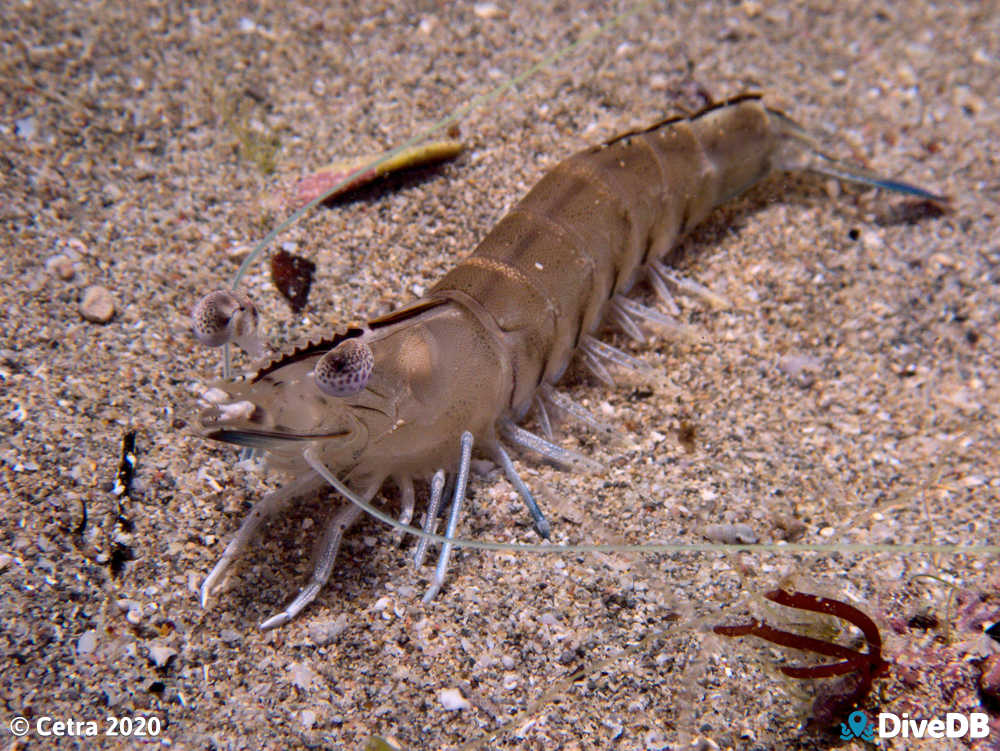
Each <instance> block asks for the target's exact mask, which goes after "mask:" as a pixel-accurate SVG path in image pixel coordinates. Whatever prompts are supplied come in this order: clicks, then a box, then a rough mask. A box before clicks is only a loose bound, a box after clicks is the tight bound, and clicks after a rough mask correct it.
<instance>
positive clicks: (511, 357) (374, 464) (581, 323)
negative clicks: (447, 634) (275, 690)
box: [193, 93, 945, 629]
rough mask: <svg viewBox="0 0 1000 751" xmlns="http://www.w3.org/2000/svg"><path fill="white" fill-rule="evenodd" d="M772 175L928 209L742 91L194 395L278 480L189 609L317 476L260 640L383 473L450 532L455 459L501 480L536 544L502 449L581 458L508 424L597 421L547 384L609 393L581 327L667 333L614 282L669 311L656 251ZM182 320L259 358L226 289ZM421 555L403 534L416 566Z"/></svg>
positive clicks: (216, 430) (637, 140)
mask: <svg viewBox="0 0 1000 751" xmlns="http://www.w3.org/2000/svg"><path fill="white" fill-rule="evenodd" d="M783 171H811V172H816V173H820V174H823V175H827V176H832V177H835V178H838V179H841V180H847V181H853V182H858V183H863V184H867V185H870V186H875V187H878V188H884V189H888V190H892V191H897V192H900V193H905V194H908V195H911V196H917V197H920V198H923V199H927V200H931V201H944V200H945V199H944V198H942V197H941V196H937V195H934V194H933V193H930V192H928V191H925V190H923V189H921V188H917V187H914V186H912V185H909V184H906V183H903V182H897V181H895V180H890V179H887V178H884V177H880V176H878V175H876V174H873V173H871V172H869V171H867V170H865V169H863V168H861V167H858V166H856V165H852V164H847V163H845V162H841V161H839V160H837V159H835V158H833V157H831V156H829V155H827V154H826V153H824V152H823V151H821V150H820V149H819V148H818V147H817V146H816V144H815V142H814V141H813V140H812V139H811V138H810V137H809V136H808V135H807V134H806V132H805V131H804V130H803V129H802V128H801V127H799V126H798V125H797V124H796V123H795V122H794V121H792V120H791V119H790V118H788V117H787V116H785V115H784V114H782V113H781V112H778V111H776V110H773V109H770V108H768V107H767V106H766V105H765V104H764V103H763V101H762V99H761V96H760V95H758V94H753V93H748V94H743V95H741V96H738V97H736V98H733V99H730V100H727V101H723V102H720V103H717V104H714V105H711V106H709V107H706V108H705V109H703V110H701V111H699V112H697V113H694V114H690V115H682V116H676V117H670V118H667V119H664V120H662V121H660V122H657V123H655V124H654V125H652V126H650V127H648V128H646V129H644V130H638V131H633V132H629V133H625V134H623V135H620V136H617V137H616V138H613V139H611V140H610V141H607V142H605V143H603V144H600V145H598V146H594V147H592V148H588V149H586V150H584V151H581V152H579V153H577V154H575V155H573V156H571V157H569V158H568V159H566V160H565V161H563V162H561V163H560V164H558V165H557V166H556V167H555V168H554V169H552V170H551V171H550V172H549V173H548V174H546V175H545V176H544V177H543V178H542V179H541V181H540V182H538V184H536V185H535V187H534V188H533V189H532V190H531V191H530V192H529V193H528V194H527V196H525V197H524V199H522V200H521V202H520V203H518V204H517V205H516V206H515V207H514V208H513V210H511V211H510V213H509V214H507V215H506V216H505V217H504V218H503V219H502V220H501V221H500V223H499V224H498V225H497V226H496V227H495V228H494V229H493V230H492V231H491V232H490V233H489V234H488V235H487V236H486V237H485V239H483V241H482V242H481V243H480V244H479V246H478V247H477V248H476V250H475V251H474V252H473V253H472V254H471V255H469V256H468V257H466V258H465V259H464V260H462V261H461V262H460V263H459V264H458V265H457V266H456V267H455V268H454V269H452V270H451V271H450V272H449V273H447V274H446V275H445V276H444V277H443V278H442V279H441V280H440V281H439V282H438V283H437V284H435V285H434V286H433V287H432V288H430V289H429V290H428V291H427V292H426V294H425V295H423V296H422V297H421V298H419V299H418V300H416V301H414V302H412V303H411V304H409V305H407V306H405V307H403V308H402V309H399V310H396V311H394V312H391V313H389V314H387V315H384V316H382V317H380V318H376V319H374V320H371V321H368V322H367V323H365V324H362V325H359V326H355V327H352V328H347V329H345V330H344V331H342V332H340V333H336V334H334V335H333V336H331V337H329V338H326V339H323V340H321V341H315V342H309V343H307V344H304V345H302V346H299V347H296V348H294V349H292V350H290V351H288V352H286V353H284V354H282V355H280V356H277V357H274V358H273V359H271V360H270V361H267V362H265V363H263V364H262V365H261V366H260V367H259V369H258V370H257V371H256V372H254V373H252V374H250V375H248V376H246V377H244V378H242V379H237V380H234V381H231V382H225V383H222V384H219V385H218V386H217V387H216V388H214V389H212V390H211V391H210V392H208V394H207V399H208V401H209V402H210V404H209V406H208V407H207V408H205V409H204V410H203V411H202V412H201V414H200V416H199V419H198V425H199V429H200V434H201V435H202V436H203V437H204V438H207V439H211V440H215V441H222V442H226V443H231V444H236V445H239V446H247V447H252V448H254V449H259V450H262V451H263V452H264V453H265V454H266V456H267V460H268V464H269V467H270V468H271V469H273V470H275V471H279V472H282V473H285V474H287V475H290V476H292V477H293V478H294V480H293V481H292V482H291V483H290V484H288V485H286V486H284V487H282V488H280V489H278V490H277V491H275V492H273V493H271V494H269V495H267V496H265V497H264V498H263V499H262V500H260V501H259V502H258V503H257V504H256V505H255V506H254V507H253V509H252V510H251V512H250V514H249V515H248V516H247V518H246V520H245V521H244V522H243V525H242V526H241V528H240V529H239V531H238V532H237V534H236V535H235V537H234V538H233V539H232V541H231V542H230V543H229V544H228V546H227V547H226V549H225V551H224V552H223V554H222V557H221V559H220V560H219V562H218V563H217V565H216V566H215V568H214V569H213V570H212V572H211V573H210V574H209V576H208V577H207V578H206V580H205V582H204V583H203V585H202V587H201V597H202V603H203V605H205V604H207V601H208V599H209V598H210V597H211V596H212V595H213V594H214V593H215V592H216V591H217V590H218V589H219V586H220V584H221V581H222V579H223V577H224V575H225V573H226V571H227V570H228V569H229V567H230V566H231V564H232V563H233V561H234V560H235V558H236V557H237V556H238V555H239V554H240V553H242V552H243V551H244V550H245V549H246V548H247V547H248V545H249V544H250V542H251V540H252V539H253V537H254V535H255V534H256V533H257V531H258V530H259V528H260V526H261V524H262V523H263V522H264V521H265V520H266V519H267V518H269V517H271V516H273V515H274V514H277V513H279V512H280V511H281V510H282V509H284V508H285V507H287V506H288V505H289V503H290V502H291V501H292V500H293V499H295V498H296V497H299V496H302V495H307V494H309V493H314V492H316V491H317V490H319V489H320V488H321V487H322V486H323V485H324V483H329V484H330V485H332V486H334V487H335V488H337V490H338V491H339V492H340V493H342V494H343V495H345V496H346V497H347V498H349V499H350V500H351V501H353V502H349V503H346V504H344V505H343V506H342V507H341V508H340V509H339V510H338V511H336V512H335V513H334V514H333V515H332V516H331V518H330V519H329V520H328V522H327V525H326V527H325V530H324V531H323V532H322V536H321V540H320V544H319V548H318V550H319V552H318V554H317V556H316V560H315V564H314V570H313V573H312V577H311V579H310V581H309V582H308V584H307V585H306V587H305V588H303V589H302V590H301V591H300V592H299V594H298V595H297V596H296V597H295V598H294V599H293V600H292V602H291V603H290V604H289V605H288V606H287V607H286V608H285V609H284V610H283V611H281V612H280V613H278V614H276V615H274V616H273V617H271V618H268V619H267V620H265V621H264V622H263V623H262V624H261V628H263V629H268V628H273V627H275V626H279V625H282V624H284V623H287V622H288V621H289V620H291V619H292V618H294V617H295V616H296V615H297V614H298V613H300V612H301V611H302V610H303V609H304V608H305V607H306V606H307V605H308V604H309V603H310V602H311V601H312V600H313V599H314V598H315V597H316V595H317V593H318V592H319V591H320V590H321V589H322V587H323V586H324V584H325V583H326V581H327V580H328V578H329V577H330V575H331V572H332V570H333V566H334V561H335V558H336V555H337V551H338V548H339V546H340V542H341V539H342V537H343V535H344V533H345V532H346V530H347V529H348V528H349V527H350V526H351V525H352V524H354V523H355V522H356V521H357V519H358V518H359V517H360V515H361V513H362V510H361V507H360V506H359V502H360V503H368V502H369V501H371V500H372V499H373V498H374V497H375V495H376V494H377V493H378V491H379V489H380V488H381V487H382V486H383V484H385V483H386V482H388V481H391V482H393V483H394V484H395V485H396V486H397V487H398V489H399V492H400V497H401V499H402V516H403V519H404V520H405V521H406V522H408V521H409V519H410V518H411V517H412V513H413V508H414V504H415V491H414V479H420V478H425V479H426V478H431V497H430V501H429V509H428V512H427V514H426V516H425V521H424V531H425V532H427V533H430V532H432V530H433V525H434V524H435V522H436V517H437V509H438V507H439V505H440V503H441V501H442V497H443V495H444V490H445V486H446V477H448V476H449V475H450V476H451V477H452V478H453V480H454V482H453V483H452V486H453V487H452V490H451V506H450V511H449V516H448V520H447V527H446V532H445V538H447V539H449V540H450V539H451V538H453V537H454V534H455V529H456V525H457V523H458V519H459V515H460V509H461V503H462V500H463V498H464V496H465V493H466V486H467V482H468V475H469V468H470V463H471V457H472V454H473V448H475V449H476V451H477V452H478V453H479V454H481V455H483V456H485V457H486V458H489V459H492V460H493V461H494V462H495V463H496V464H498V465H499V466H500V467H501V468H502V469H503V471H504V473H505V475H506V477H507V478H508V480H509V482H510V483H511V484H512V485H513V486H514V488H515V489H516V490H517V492H518V493H519V494H520V496H521V497H522V498H523V500H524V502H525V505H526V506H527V508H528V510H529V513H530V514H531V516H532V519H533V520H534V526H535V530H536V531H537V533H538V534H539V535H540V536H542V537H548V535H549V530H550V525H549V522H548V521H547V520H546V518H545V516H544V514H543V513H542V511H541V510H540V509H539V507H538V504H537V503H536V501H535V499H534V496H533V495H532V493H531V490H530V489H529V488H528V487H527V485H526V484H525V483H524V482H523V481H522V480H521V478H520V477H519V476H518V474H517V472H516V470H515V468H514V465H513V463H512V462H511V459H510V456H509V454H508V448H509V447H510V446H516V447H518V448H521V449H529V450H532V451H535V452H537V453H539V454H541V455H542V456H543V457H545V458H546V459H549V460H551V461H553V462H555V463H557V464H560V465H563V466H565V467H568V468H571V469H582V468H590V467H593V465H594V463H593V462H592V461H591V460H589V459H588V458H586V457H584V456H581V455H580V454H577V453H575V452H572V451H569V450H567V449H564V448H562V447H560V446H558V445H555V444H554V443H552V442H551V441H550V440H547V438H543V437H542V436H538V435H535V434H533V433H530V432H528V431H526V430H525V429H523V428H521V427H519V426H518V424H517V423H518V422H520V421H521V420H523V419H524V418H525V416H526V415H527V414H528V412H529V411H530V410H531V409H532V407H534V408H535V409H536V411H537V414H538V416H539V422H540V424H542V426H543V429H544V430H545V432H546V433H550V431H549V428H548V426H549V419H548V412H549V411H550V410H554V411H556V412H560V413H568V414H569V415H571V416H575V417H578V418H580V419H582V420H584V421H585V422H588V423H589V424H591V425H594V426H600V425H601V423H600V421H599V420H598V419H597V418H596V417H593V416H591V415H590V414H589V413H588V412H587V411H586V410H585V409H583V408H582V407H580V406H579V405H576V404H575V403H574V402H572V400H570V399H569V398H568V397H567V396H565V395H564V394H561V393H559V392H558V391H556V389H555V384H556V383H558V381H559V380H560V378H561V377H562V375H563V374H564V372H565V371H566V369H567V367H568V365H569V364H570V362H571V360H572V359H573V358H574V357H579V358H581V360H582V361H583V363H584V364H585V365H586V367H587V368H589V369H590V371H591V372H592V373H593V374H594V375H595V376H596V377H598V378H599V379H600V380H602V381H607V382H609V383H611V382H612V379H611V376H610V374H609V372H608V367H609V366H623V367H638V365H640V363H639V362H638V361H637V360H636V359H635V358H633V357H631V356H630V355H628V354H627V353H625V352H623V351H621V350H619V349H617V348H614V347H612V346H610V345H608V344H606V343H603V342H601V341H599V340H598V339H597V338H596V337H595V332H596V331H597V329H598V327H599V326H600V325H601V324H602V322H605V321H609V320H610V321H613V322H615V323H617V324H619V325H620V326H621V328H622V329H623V330H624V331H625V332H626V333H628V334H631V335H632V336H635V337H639V338H641V337H642V331H641V327H642V326H643V325H667V326H671V325H672V326H675V327H676V322H675V321H673V319H671V318H670V317H669V316H667V315H666V314H664V313H662V312H660V311H659V310H657V309H653V308H650V307H647V306H644V305H641V304H639V303H637V302H635V301H634V300H631V299H629V298H628V297H627V295H628V293H629V292H630V290H631V289H632V288H633V286H634V285H635V284H636V283H637V282H638V281H639V280H640V279H642V278H647V279H648V280H649V281H650V283H651V284H652V286H653V287H654V288H655V289H656V290H657V292H658V293H659V294H660V296H661V297H663V298H664V299H665V300H666V301H667V302H668V304H669V297H670V289H671V287H674V288H676V287H677V286H682V287H685V286H686V287H688V288H690V287H691V285H692V283H690V282H686V281H685V280H683V279H681V278H679V277H677V276H676V275H675V274H674V273H673V272H672V271H671V270H670V269H669V268H668V267H667V265H666V263H665V261H666V260H667V259H668V256H669V253H670V251H671V249H673V248H674V247H675V246H676V245H677V243H678V242H679V241H680V240H681V238H683V237H684V236H685V234H687V233H688V232H689V231H690V230H691V229H692V228H693V227H695V226H696V225H697V224H698V223H699V222H701V221H702V220H704V219H705V218H706V217H707V216H708V214H709V213H710V212H711V211H712V210H713V209H714V208H715V207H717V206H719V205H720V204H722V203H724V202H725V201H727V200H729V199H731V198H733V197H735V196H737V195H739V194H740V193H742V192H744V191H745V190H747V189H748V188H750V187H751V186H753V185H755V184H756V183H758V182H760V181H761V180H763V179H764V178H766V177H767V176H769V175H771V174H773V173H776V172H783ZM706 294H707V293H706ZM193 318H194V333H195V335H196V336H197V337H198V338H199V339H200V340H202V341H203V342H205V343H206V344H210V345H218V344H221V343H223V342H225V341H238V342H241V343H242V345H241V346H244V348H247V349H248V351H256V350H258V349H259V348H260V342H259V340H257V339H256V338H255V337H256V335H255V334H254V333H253V332H254V324H255V323H256V311H255V310H254V308H253V305H252V304H251V303H250V301H249V300H247V299H246V298H244V297H242V296H239V295H236V294H235V293H231V292H215V293H212V294H211V295H209V296H208V297H207V298H205V299H204V300H203V301H202V302H201V303H199V305H198V306H197V307H196V308H195V310H194V313H193ZM548 437H549V438H550V437H551V435H549V436H548ZM450 549H451V545H450V544H449V543H448V542H445V543H444V544H443V545H442V546H441V552H440V556H439V560H438V565H437V568H436V571H435V574H434V577H433V580H432V583H431V585H430V588H429V590H428V592H427V595H426V596H425V598H424V599H425V601H429V600H430V599H431V598H433V597H434V596H435V594H436V593H437V592H438V591H439V590H440V588H441V586H442V584H443V581H444V577H445V572H446V569H447V565H448V558H449V554H450ZM425 550H426V539H421V541H420V544H419V545H418V548H417V555H416V561H417V564H418V565H419V563H420V561H421V560H422V559H423V556H424V551H425Z"/></svg>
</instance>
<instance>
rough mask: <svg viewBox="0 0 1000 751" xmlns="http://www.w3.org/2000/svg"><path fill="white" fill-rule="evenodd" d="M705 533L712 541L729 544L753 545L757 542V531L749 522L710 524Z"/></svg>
mask: <svg viewBox="0 0 1000 751" xmlns="http://www.w3.org/2000/svg"><path fill="white" fill-rule="evenodd" d="M704 535H705V537H707V538H708V539H709V540H712V542H724V543H726V544H728V545H736V544H740V545H753V544H754V543H756V542H757V533H756V532H754V531H753V527H751V526H750V525H749V524H710V525H709V526H707V527H706V528H705V532H704Z"/></svg>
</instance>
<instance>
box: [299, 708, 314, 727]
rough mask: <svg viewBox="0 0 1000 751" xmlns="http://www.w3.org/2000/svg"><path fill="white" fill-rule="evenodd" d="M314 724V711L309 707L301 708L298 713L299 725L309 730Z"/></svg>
mask: <svg viewBox="0 0 1000 751" xmlns="http://www.w3.org/2000/svg"><path fill="white" fill-rule="evenodd" d="M315 724H316V713H315V712H313V711H312V710H311V709H303V710H302V711H301V712H300V713H299V725H301V726H302V727H303V728H305V729H306V730H309V729H310V728H311V727H312V726H313V725H315Z"/></svg>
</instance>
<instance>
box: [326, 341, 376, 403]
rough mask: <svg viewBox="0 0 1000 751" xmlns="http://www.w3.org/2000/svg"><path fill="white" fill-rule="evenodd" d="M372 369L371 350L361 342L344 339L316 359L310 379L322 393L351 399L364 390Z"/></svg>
mask: <svg viewBox="0 0 1000 751" xmlns="http://www.w3.org/2000/svg"><path fill="white" fill-rule="evenodd" d="M374 366H375V357H374V355H372V348H371V347H369V346H368V345H367V344H365V343H364V342H363V341H361V340H360V339H347V340H345V341H342V342H341V343H340V344H338V345H337V346H336V347H334V348H333V349H331V350H330V351H329V352H327V353H326V354H325V355H323V356H322V357H321V358H320V359H319V362H317V363H316V368H315V369H314V370H313V376H314V377H315V378H316V386H317V387H319V390H320V391H322V392H323V393H324V394H329V395H330V396H350V395H351V394H356V393H358V392H359V391H361V389H363V388H364V387H365V384H366V383H368V378H369V377H370V376H371V374H372V368H373V367H374Z"/></svg>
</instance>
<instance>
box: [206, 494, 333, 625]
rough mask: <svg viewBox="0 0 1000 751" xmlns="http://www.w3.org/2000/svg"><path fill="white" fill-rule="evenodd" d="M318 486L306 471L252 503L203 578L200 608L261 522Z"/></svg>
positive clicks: (249, 541)
mask: <svg viewBox="0 0 1000 751" xmlns="http://www.w3.org/2000/svg"><path fill="white" fill-rule="evenodd" d="M321 486H322V482H321V481H320V478H319V477H318V476H317V475H315V474H309V475H306V476H305V477H303V478H302V479H300V480H299V481H298V482H295V483H292V484H291V485H288V486H286V487H283V488H278V489H277V490H275V491H274V492H272V493H268V494H267V495H265V496H264V497H263V498H261V499H260V500H259V501H257V503H255V504H254V506H253V508H252V509H250V513H249V514H247V516H246V518H245V519H244V520H243V524H242V525H241V526H240V529H239V531H238V532H237V533H236V535H235V536H234V537H233V539H232V540H230V541H229V544H228V545H227V546H226V549H225V551H223V553H222V557H221V558H219V562H218V563H216V564H215V567H214V568H213V569H212V571H211V572H210V573H209V575H208V576H206V577H205V581H204V582H202V585H201V589H200V592H199V594H200V598H201V606H202V607H203V608H204V607H207V605H208V599H209V598H210V597H211V596H212V595H213V594H215V592H216V590H217V589H218V588H219V584H220V583H221V582H222V578H223V576H225V573H226V571H228V570H229V567H230V565H232V562H233V560H234V559H235V558H236V557H237V556H238V555H240V554H241V553H242V552H243V551H244V550H246V549H247V547H249V545H250V543H251V542H252V541H253V539H254V537H255V536H256V534H257V531H258V530H259V529H260V527H261V525H262V524H263V523H264V522H265V521H267V520H268V519H269V518H270V517H272V516H274V515H275V514H279V513H281V512H282V511H283V510H284V509H285V508H287V507H288V504H289V503H291V502H292V501H293V500H294V499H295V498H296V497H297V496H301V495H308V494H309V493H314V492H315V491H316V490H318V489H319V488H320V487H321Z"/></svg>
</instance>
